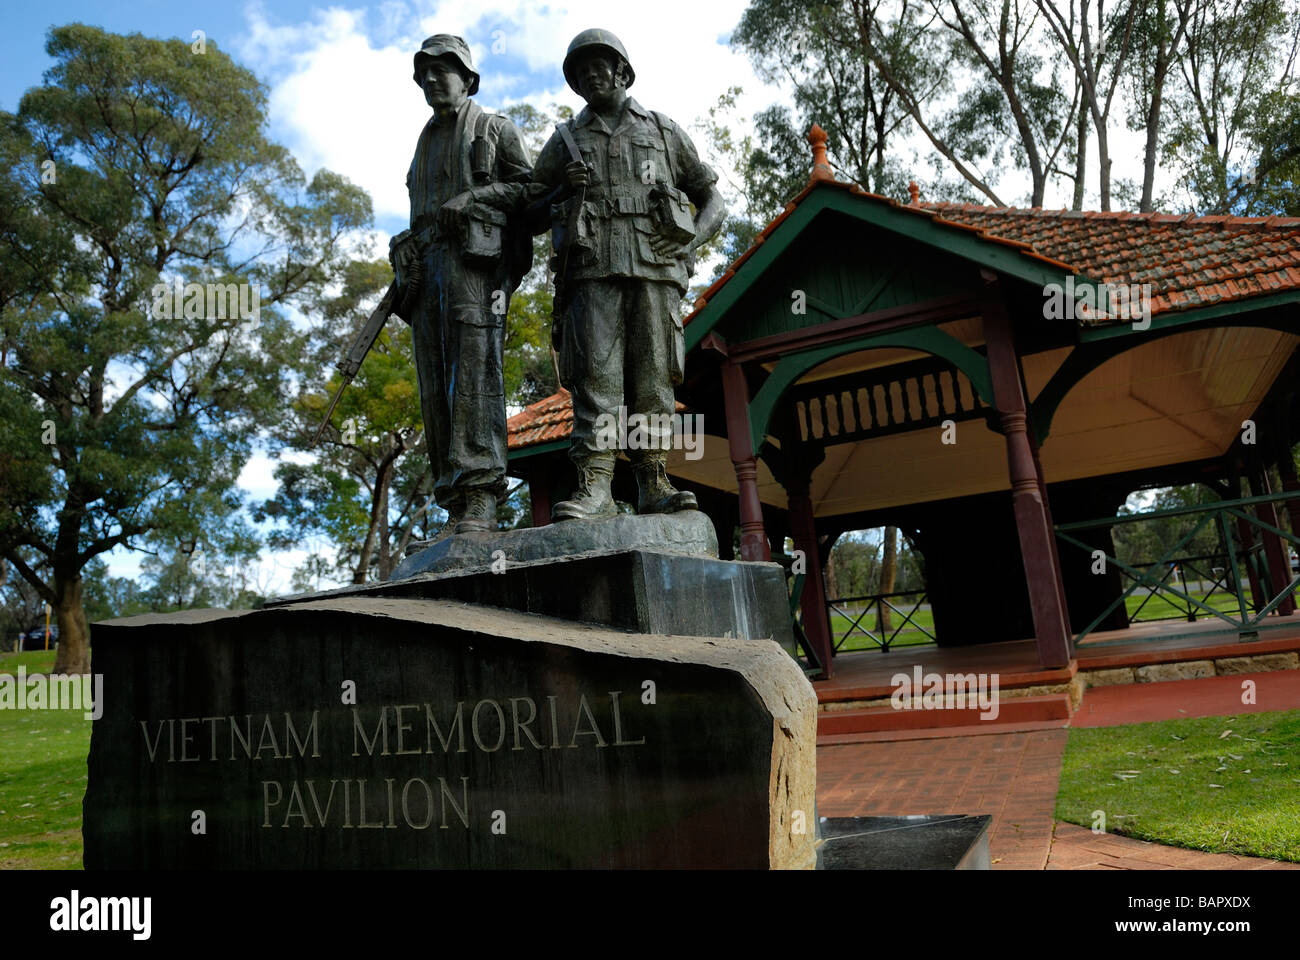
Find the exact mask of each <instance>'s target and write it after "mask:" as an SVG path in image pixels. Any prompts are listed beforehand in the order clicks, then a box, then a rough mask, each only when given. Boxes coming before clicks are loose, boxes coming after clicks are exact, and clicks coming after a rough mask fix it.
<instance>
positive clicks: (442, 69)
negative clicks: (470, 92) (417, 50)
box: [424, 57, 467, 111]
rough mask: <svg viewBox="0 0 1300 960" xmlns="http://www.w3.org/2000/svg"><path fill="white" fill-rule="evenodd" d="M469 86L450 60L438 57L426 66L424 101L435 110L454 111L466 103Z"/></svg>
mask: <svg viewBox="0 0 1300 960" xmlns="http://www.w3.org/2000/svg"><path fill="white" fill-rule="evenodd" d="M466 89H467V85H466V82H465V75H464V74H463V73H461V71H460V67H459V66H457V65H456V64H455V63H454V62H453V61H452V60H451V59H450V58H447V57H437V58H435V59H433V60H429V61H428V62H426V63H425V65H424V99H425V102H427V103H428V104H429V106H431V107H432V108H433V109H434V110H438V111H441V110H454V109H456V108H458V107H459V106H460V105H461V104H462V103H464V102H465V96H466Z"/></svg>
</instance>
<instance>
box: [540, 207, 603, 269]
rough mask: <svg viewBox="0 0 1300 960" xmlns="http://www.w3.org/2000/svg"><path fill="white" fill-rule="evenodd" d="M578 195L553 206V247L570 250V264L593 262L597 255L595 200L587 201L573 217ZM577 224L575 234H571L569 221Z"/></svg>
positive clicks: (554, 248)
mask: <svg viewBox="0 0 1300 960" xmlns="http://www.w3.org/2000/svg"><path fill="white" fill-rule="evenodd" d="M576 199H577V198H576V197H570V198H569V199H568V200H566V201H565V202H564V203H557V204H552V206H551V249H553V250H556V251H562V250H566V249H567V250H568V251H569V254H568V256H569V263H570V265H577V264H587V263H591V262H592V260H593V259H595V256H596V240H595V237H594V235H593V231H592V226H591V217H592V214H593V212H594V209H593V206H594V205H593V202H592V201H586V202H584V203H583V205H582V210H581V211H579V213H578V216H577V217H573V216H572V214H573V204H574V203H575V202H576ZM570 221H572V222H573V223H574V224H575V229H574V231H573V236H572V237H570V236H569V223H570Z"/></svg>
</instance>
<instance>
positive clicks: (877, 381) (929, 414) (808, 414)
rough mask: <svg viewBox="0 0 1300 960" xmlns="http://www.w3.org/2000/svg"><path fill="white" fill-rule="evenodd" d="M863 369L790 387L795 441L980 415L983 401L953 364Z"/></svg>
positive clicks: (866, 434) (830, 440)
mask: <svg viewBox="0 0 1300 960" xmlns="http://www.w3.org/2000/svg"><path fill="white" fill-rule="evenodd" d="M887 369H888V371H889V372H888V373H885V372H883V371H881V370H862V371H857V372H855V373H851V374H845V375H843V376H839V377H830V378H828V379H825V380H816V381H814V382H812V383H807V384H801V385H800V386H797V387H795V388H793V389H791V391H790V394H789V397H790V402H791V403H792V404H793V407H794V417H795V425H796V427H797V429H798V431H799V440H801V441H802V442H804V443H810V444H814V445H819V446H830V445H832V444H836V443H850V442H852V441H855V440H864V439H868V438H870V437H879V436H886V435H888V434H891V433H902V432H904V431H908V430H921V429H924V428H926V427H937V426H939V425H940V424H942V423H943V421H945V420H952V421H954V422H956V421H959V420H971V419H975V418H978V417H982V416H984V412H985V411H986V410H987V409H988V405H987V404H985V403H984V401H983V400H981V399H980V398H979V395H978V394H976V393H975V391H974V389H973V388H972V387H971V383H970V380H968V379H967V378H966V375H965V374H963V373H962V372H961V371H960V370H958V369H957V368H956V367H954V366H952V365H950V364H947V363H944V362H942V361H934V360H923V361H918V362H916V363H909V364H906V365H904V366H901V367H900V366H893V367H889V368H887Z"/></svg>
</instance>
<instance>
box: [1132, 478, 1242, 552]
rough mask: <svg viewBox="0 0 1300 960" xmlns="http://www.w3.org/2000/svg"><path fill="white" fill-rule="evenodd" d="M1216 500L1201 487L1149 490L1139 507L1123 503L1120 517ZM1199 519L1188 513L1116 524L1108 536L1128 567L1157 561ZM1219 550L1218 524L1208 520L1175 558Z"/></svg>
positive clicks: (1210, 492)
mask: <svg viewBox="0 0 1300 960" xmlns="http://www.w3.org/2000/svg"><path fill="white" fill-rule="evenodd" d="M1218 500H1219V497H1218V495H1217V494H1215V493H1214V491H1213V490H1211V489H1210V488H1209V487H1206V486H1204V485H1202V484H1192V485H1189V486H1184V487H1165V488H1162V489H1159V490H1155V491H1151V494H1150V497H1149V499H1147V498H1143V502H1141V503H1140V504H1134V505H1132V506H1130V505H1128V504H1126V505H1125V506H1124V507H1122V508H1121V509H1120V511H1119V515H1120V516H1133V515H1134V514H1139V513H1151V512H1153V511H1156V510H1171V509H1173V508H1175V507H1191V506H1200V505H1203V504H1211V503H1217V502H1218ZM1130 502H1132V501H1130ZM1202 517H1203V515H1201V514H1189V515H1183V516H1176V517H1155V518H1153V519H1150V520H1139V521H1136V522H1133V523H1121V524H1117V525H1116V526H1115V527H1113V528H1112V530H1111V536H1112V537H1113V538H1114V541H1115V551H1116V557H1117V558H1118V559H1119V560H1120V561H1121V562H1123V563H1126V564H1128V565H1129V566H1137V565H1139V564H1147V563H1151V562H1153V561H1155V560H1158V559H1159V558H1160V557H1162V556H1164V555H1165V553H1166V552H1167V551H1168V550H1170V549H1172V548H1173V547H1174V546H1175V545H1176V544H1177V543H1178V541H1179V540H1180V539H1181V538H1182V537H1183V536H1185V535H1186V534H1187V533H1189V532H1191V530H1192V528H1193V527H1195V526H1196V524H1197V523H1198V522H1200V520H1201V519H1202ZM1220 551H1221V546H1220V536H1219V533H1218V525H1217V524H1216V523H1214V522H1213V521H1211V522H1209V523H1207V524H1206V525H1205V526H1204V527H1203V528H1202V529H1201V531H1200V532H1199V533H1197V534H1196V536H1195V537H1193V538H1192V539H1191V540H1190V541H1188V542H1187V543H1186V544H1184V545H1183V547H1182V548H1180V549H1179V550H1178V556H1180V557H1193V556H1209V555H1211V554H1215V553H1219V552H1220ZM1138 569H1143V567H1140V566H1139V567H1138Z"/></svg>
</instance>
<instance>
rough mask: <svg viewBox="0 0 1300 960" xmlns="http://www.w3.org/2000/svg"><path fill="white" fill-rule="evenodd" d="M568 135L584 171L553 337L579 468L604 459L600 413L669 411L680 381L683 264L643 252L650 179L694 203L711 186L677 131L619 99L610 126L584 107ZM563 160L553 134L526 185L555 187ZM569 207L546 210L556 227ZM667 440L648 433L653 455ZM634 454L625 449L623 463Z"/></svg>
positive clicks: (566, 157)
mask: <svg viewBox="0 0 1300 960" xmlns="http://www.w3.org/2000/svg"><path fill="white" fill-rule="evenodd" d="M569 132H570V133H571V135H572V137H573V140H574V142H575V143H576V145H577V147H578V149H579V150H580V151H581V155H582V159H583V161H584V162H585V163H586V164H587V166H588V168H589V170H590V173H589V185H588V187H587V188H586V195H585V201H584V203H583V205H582V211H581V214H580V216H579V217H578V219H577V230H576V235H575V237H573V238H570V241H571V242H572V243H573V246H571V248H570V252H569V254H568V256H569V262H568V264H567V269H566V277H567V279H566V280H565V288H564V291H563V292H564V299H565V310H564V313H563V314H562V316H561V317H559V318H558V322H559V323H560V324H561V329H560V331H559V335H558V336H557V338H556V339H557V340H558V343H557V351H558V354H559V359H560V377H561V380H562V381H563V382H564V385H565V386H566V387H568V388H569V390H570V392H571V393H572V395H573V435H572V440H571V448H570V456H571V457H572V458H573V459H574V460H575V461H577V462H579V463H581V462H583V461H584V460H585V459H586V458H588V457H591V456H593V455H598V454H601V453H604V452H605V451H602V450H601V449H600V447H599V446H598V445H597V433H596V422H597V418H599V417H600V416H601V415H602V414H608V415H611V416H614V417H617V415H618V408H619V406H620V405H625V406H626V407H627V411H628V414H629V415H632V414H638V413H639V414H646V415H651V414H666V415H671V414H672V413H673V409H674V397H673V390H672V388H673V386H675V385H676V384H678V383H680V382H681V380H682V364H683V358H684V353H685V342H684V336H683V333H682V321H681V314H680V305H681V299H682V297H683V295H685V293H686V289H687V281H688V268H687V261H686V258H685V257H681V256H676V257H661V256H659V255H658V254H656V253H655V252H654V250H653V249H652V247H651V239H652V238H653V237H654V236H655V233H656V229H657V228H656V224H655V222H654V218H653V217H652V204H653V202H654V201H653V198H652V193H653V191H654V189H655V186H656V184H657V183H659V182H660V181H662V182H665V183H668V184H670V185H672V186H674V187H676V188H677V189H678V190H681V191H683V192H684V193H686V194H687V195H690V196H699V195H701V194H702V193H703V192H704V191H707V190H708V189H709V188H711V187H712V186H713V184H715V183H716V182H717V179H718V178H717V174H716V173H714V172H713V170H712V169H711V168H710V167H709V166H708V165H707V164H705V163H703V162H701V160H700V158H699V155H698V154H697V152H696V150H695V146H694V144H692V143H691V140H690V137H688V136H687V135H686V133H685V132H684V131H683V130H682V129H681V128H680V127H679V126H678V125H677V124H675V123H673V121H672V120H669V119H668V118H667V117H664V116H662V115H661V114H655V113H652V112H651V111H648V110H646V109H645V108H644V107H642V106H641V105H640V104H639V103H637V102H636V101H635V100H634V99H632V98H631V97H628V98H627V99H626V100H625V101H624V105H623V110H622V115H621V117H620V118H619V120H618V123H617V125H616V126H615V128H614V129H612V130H611V129H610V128H609V126H608V125H607V124H606V123H605V121H604V120H602V119H601V117H600V116H599V115H598V114H596V113H595V112H594V111H593V110H591V109H590V108H584V109H583V111H582V112H581V113H579V114H578V116H577V117H575V118H574V119H573V120H572V121H571V122H570V124H569ZM570 160H571V157H570V152H569V150H568V148H567V146H566V144H565V143H564V139H563V137H562V136H561V135H560V133H559V132H557V133H556V134H554V135H553V136H552V137H551V139H550V140H549V141H548V142H547V144H546V146H545V147H543V149H542V152H541V154H540V155H539V156H538V159H537V164H536V166H535V168H534V170H533V179H534V183H535V184H537V185H539V186H540V187H544V188H555V187H561V186H563V185H565V183H566V182H567V181H566V179H565V167H566V165H567V164H568V163H569V162H570ZM573 202H574V201H573V199H570V200H569V201H568V203H567V204H566V205H564V206H561V207H560V208H558V209H557V210H555V211H554V217H555V220H556V222H557V223H559V222H570V213H571V209H570V207H569V206H568V204H572V203H573ZM663 422H665V423H666V422H667V421H663ZM671 440H672V438H671V435H670V433H669V431H667V430H663V431H660V433H659V435H657V436H654V437H652V442H653V443H654V445H655V446H657V447H658V448H659V449H662V450H666V449H668V448H669V446H670V444H671ZM645 453H646V451H635V450H631V451H628V455H629V457H630V458H631V459H632V460H633V463H634V464H635V463H636V462H637V461H638V460H640V459H642V458H643V457H644V455H645Z"/></svg>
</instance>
